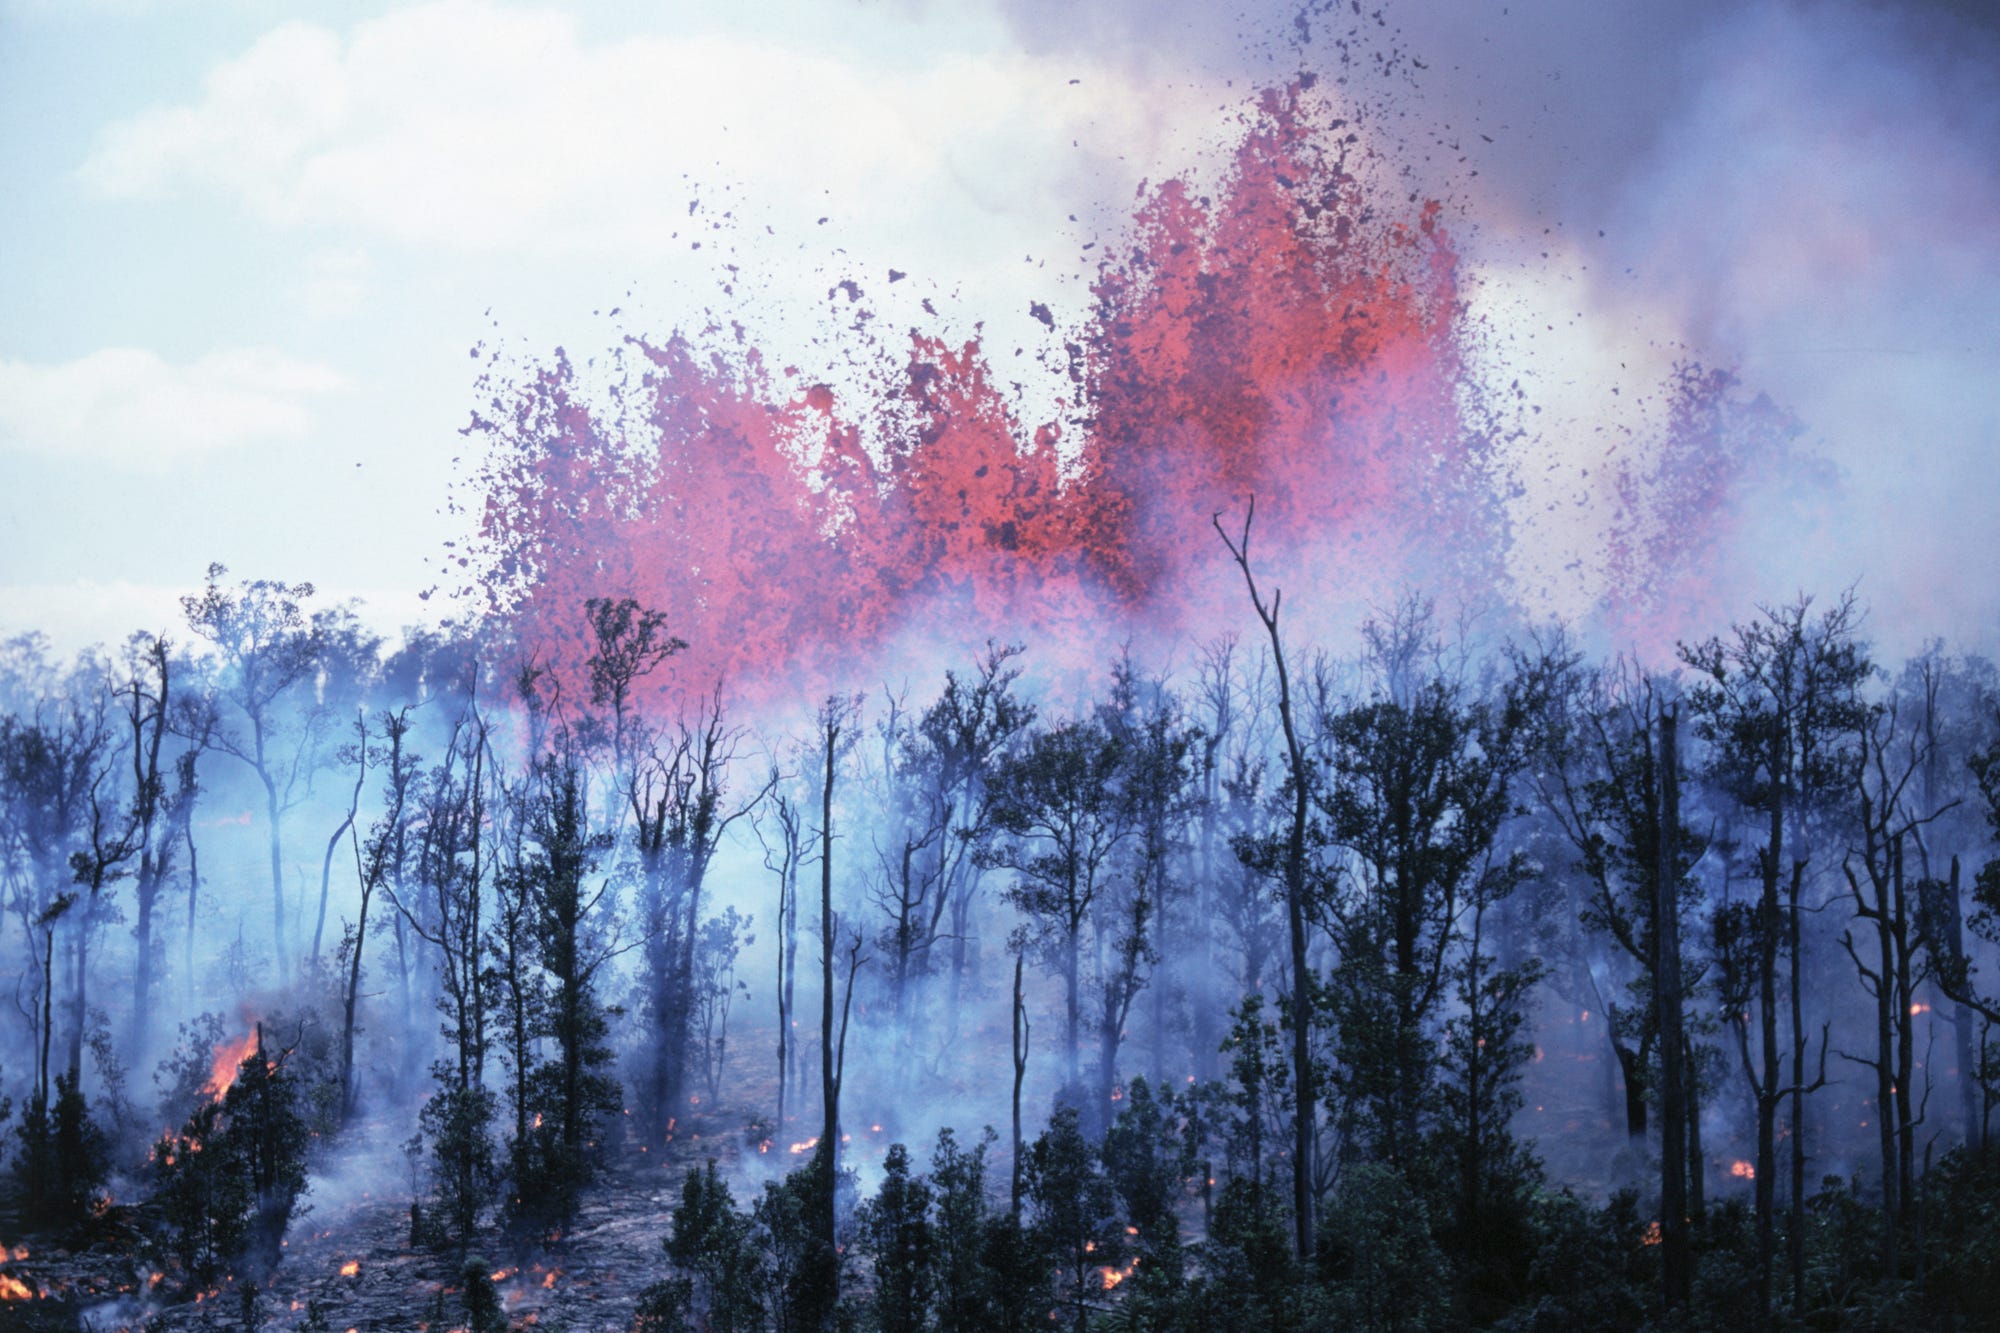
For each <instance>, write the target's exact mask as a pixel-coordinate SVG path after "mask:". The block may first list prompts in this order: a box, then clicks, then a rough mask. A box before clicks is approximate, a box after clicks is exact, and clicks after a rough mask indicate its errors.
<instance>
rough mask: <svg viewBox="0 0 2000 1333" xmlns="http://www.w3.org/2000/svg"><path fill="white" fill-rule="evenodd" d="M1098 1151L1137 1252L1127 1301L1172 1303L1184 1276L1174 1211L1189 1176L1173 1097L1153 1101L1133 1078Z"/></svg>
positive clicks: (1190, 1167) (1149, 1089)
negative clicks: (1116, 1115)
mask: <svg viewBox="0 0 2000 1333" xmlns="http://www.w3.org/2000/svg"><path fill="white" fill-rule="evenodd" d="M1100 1153H1101V1156H1102V1158H1103V1161H1104V1174H1105V1178H1106V1179H1107V1181H1108V1182H1109V1183H1110V1185H1111V1188H1112V1190H1113V1192H1114V1193H1115V1194H1116V1195H1117V1196H1118V1202H1119V1203H1120V1205H1122V1208H1123V1212H1124V1217H1125V1222H1126V1226H1127V1228H1128V1232H1127V1234H1128V1238H1129V1240H1130V1241H1131V1246H1132V1248H1133V1250H1134V1251H1135V1255H1134V1257H1133V1264H1134V1267H1133V1269H1132V1274H1131V1276H1130V1278H1129V1279H1127V1282H1128V1283H1129V1285H1130V1292H1129V1294H1128V1299H1132V1298H1137V1299H1139V1300H1142V1301H1145V1302H1149V1303H1169V1302H1172V1301H1173V1300H1175V1299H1176V1298H1177V1297H1178V1295H1179V1293H1180V1291H1181V1288H1182V1285H1183V1283H1184V1280H1185V1277H1186V1262H1185V1259H1186V1257H1185V1255H1184V1253H1183V1252H1182V1248H1181V1234H1180V1219H1179V1217H1178V1216H1177V1213H1176V1209H1177V1207H1178V1205H1179V1203H1180V1199H1181V1194H1182V1191H1183V1190H1184V1189H1185V1188H1186V1186H1187V1182H1188V1178H1189V1177H1190V1176H1191V1175H1192V1174H1193V1163H1192V1162H1190V1161H1189V1160H1188V1157H1187V1153H1186V1150H1185V1144H1184V1143H1183V1141H1182V1139H1181V1136H1180V1133H1179V1125H1178V1108H1177V1107H1176V1106H1175V1104H1174V1101H1173V1099H1172V1098H1170V1097H1167V1098H1162V1097H1156V1096H1155V1095H1154V1094H1153V1089H1152V1087H1151V1085H1150V1084H1148V1083H1147V1082H1146V1080H1145V1079H1143V1078H1135V1079H1133V1080H1132V1086H1131V1087H1130V1088H1128V1089H1127V1090H1126V1096H1125V1101H1124V1103H1123V1105H1122V1106H1121V1107H1120V1108H1119V1112H1118V1118H1117V1120H1115V1121H1114V1122H1113V1123H1112V1125H1111V1127H1110V1129H1108V1130H1107V1131H1106V1132H1105V1135H1104V1145H1103V1147H1102V1149H1101V1150H1100Z"/></svg>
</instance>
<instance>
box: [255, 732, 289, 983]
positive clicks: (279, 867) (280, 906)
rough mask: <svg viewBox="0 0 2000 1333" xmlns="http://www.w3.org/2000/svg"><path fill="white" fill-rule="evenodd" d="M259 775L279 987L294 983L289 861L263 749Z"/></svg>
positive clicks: (273, 785) (272, 937) (275, 792)
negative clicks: (288, 932)
mask: <svg viewBox="0 0 2000 1333" xmlns="http://www.w3.org/2000/svg"><path fill="white" fill-rule="evenodd" d="M258 775H259V776H260V777H262V778H263V779H264V809H265V813H266V817H267V818H268V819H269V820H270V831H271V941H272V945H273V947H274V948H275V949H276V951H277V955H278V959H277V961H278V984H279V985H280V986H290V985H291V984H292V959H291V954H290V953H289V951H288V950H287V949H286V947H285V861H284V847H283V844H282V843H281V841H280V839H279V833H278V819H279V815H278V787H277V784H276V783H275V782H274V781H272V779H271V777H270V775H269V774H266V773H264V772H263V766H262V754H261V746H260V753H259V765H258Z"/></svg>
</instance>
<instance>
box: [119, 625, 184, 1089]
mask: <svg viewBox="0 0 2000 1333" xmlns="http://www.w3.org/2000/svg"><path fill="white" fill-rule="evenodd" d="M125 660H126V680H125V684H124V685H123V686H122V687H121V689H120V691H119V693H120V695H121V697H122V698H123V700H124V707H123V709H122V711H123V713H124V718H125V722H126V725H127V727H128V728H129V736H128V739H127V742H126V743H127V746H128V753H129V755H130V757H131V763H132V795H131V802H132V806H131V823H132V834H131V836H132V839H133V841H134V843H135V845H136V847H137V857H138V864H137V865H136V866H135V867H134V870H133V877H132V898H133V907H134V908H135V910H136V913H137V918H138V919H137V920H136V922H135V923H134V925H133V930H132V934H133V940H134V943H135V946H136V948H135V951H134V958H133V975H132V1019H131V1023H130V1026H129V1028H128V1030H127V1034H126V1048H127V1049H128V1050H129V1051H131V1052H132V1053H133V1054H134V1055H135V1056H136V1055H137V1054H139V1053H140V1052H142V1051H143V1050H144V1049H145V1046H146V1042H147V1038H148V1037H149V1036H150V1032H149V1023H150V1021H151V1018H152V1014H153V1007H154V1006H153V1002H152V1001H153V976H154V967H155V964H156V962H157V956H158V952H159V951H158V949H157V948H155V946H154V942H153V921H154V915H155V912H156V909H157V908H158V905H159V897H160V892H161V890H162V889H164V888H165V887H166V885H167V882H168V880H169V879H170V878H171V876H172V874H173V865H174V855H175V852H176V850H177V847H178V845H179V844H180V843H181V841H182V840H183V838H184V835H185V833H186V831H187V828H188V826H189V823H190V821H191V820H192V819H193V815H194V803H195V798H196V796H197V794H198V792H199V790H200V788H199V785H198V784H197V782H196V780H195V758H196V754H197V749H196V747H194V746H189V747H188V748H186V749H183V750H182V751H181V752H180V753H179V754H178V755H174V756H171V757H170V756H169V755H168V753H167V750H166V738H167V736H168V734H169V733H170V732H171V731H172V730H173V729H174V720H175V716H176V712H177V710H178V711H179V712H180V713H181V714H182V715H183V716H185V714H186V710H185V708H181V707H180V698H179V696H178V695H177V694H176V693H175V691H174V683H175V679H176V677H177V675H178V674H179V672H178V665H179V664H177V663H176V662H175V661H174V657H173V651H172V645H171V644H170V643H169V642H168V640H167V638H166V636H165V635H153V634H140V635H135V636H133V638H132V640H131V641H130V642H129V643H127V645H126V658H125ZM170 772H171V780H170Z"/></svg>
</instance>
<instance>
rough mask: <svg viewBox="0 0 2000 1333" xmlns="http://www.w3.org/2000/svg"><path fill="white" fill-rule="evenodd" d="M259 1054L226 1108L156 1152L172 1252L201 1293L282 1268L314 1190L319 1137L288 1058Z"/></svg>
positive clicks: (192, 1122)
mask: <svg viewBox="0 0 2000 1333" xmlns="http://www.w3.org/2000/svg"><path fill="white" fill-rule="evenodd" d="M286 1054H288V1053H281V1054H279V1055H278V1056H276V1057H273V1056H271V1055H269V1054H268V1053H267V1052H266V1050H265V1049H264V1047H263V1045H262V1044H261V1041H260V1044H259V1045H258V1047H257V1049H255V1050H253V1051H252V1052H251V1053H250V1054H249V1055H248V1056H246V1057H245V1058H244V1060H243V1062H242V1063H241V1064H240V1065H238V1066H237V1070H236V1077H235V1081H234V1082H232V1083H231V1084H230V1086H229V1091H228V1092H227V1093H226V1094H225V1095H224V1097H223V1098H222V1100H221V1101H220V1102H211V1103H207V1104H205V1105H203V1106H201V1107H199V1108H197V1109H196V1111H195V1113H194V1114H193V1115H192V1116H191V1117H190V1118H189V1119H188V1121H187V1123H186V1124H185V1125H184V1126H183V1127H182V1129H181V1130H180V1132H179V1133H178V1134H175V1133H169V1134H165V1135H162V1136H161V1138H160V1141H159V1142H158V1143H157V1144H155V1145H154V1149H153V1170H154V1177H155V1180H156V1183H157V1192H156V1199H157V1201H158V1203H159V1205H160V1209H161V1215H162V1218H163V1220H164V1222H165V1224H166V1230H167V1245H168V1249H169V1251H170V1252H171V1253H172V1254H174V1256H175V1257H176V1258H177V1259H178V1260H179V1261H180V1265H181V1268H182V1271H183V1272H184V1274H185V1275H186V1276H187V1278H188V1279H189V1280H190V1281H191V1282H192V1283H193V1284H194V1285H197V1286H205V1285H208V1284H209V1283H212V1282H214V1281H215V1280H216V1278H217V1277H219V1276H220V1275H221V1274H222V1273H224V1272H233V1273H235V1274H236V1276H237V1277H238V1279H239V1280H240V1281H242V1282H244V1283H246V1284H250V1285H255V1284H258V1283H261V1282H262V1281H263V1280H264V1279H265V1278H266V1277H267V1276H268V1275H269V1274H270V1273H271V1271H272V1270H274V1269H275V1268H276V1267H277V1265H278V1260H279V1258H280V1256H281V1255H282V1253H283V1243H284V1236H285V1228H286V1227H287V1226H288V1225H289V1224H290V1222H291V1220H292V1218H293V1216H294V1215H295V1214H296V1213H297V1211H298V1199H299V1196H300V1195H301V1194H302V1193H303V1192H304V1191H305V1187H306V1149H307V1145H308V1144H309V1143H310V1142H311V1130H310V1128H309V1127H308V1124H307V1121H306V1119H305V1117H304V1115H303V1114H302V1113H301V1111H300V1107H299V1097H298V1089H297V1085H296V1080H295V1079H294V1078H293V1077H292V1075H291V1073H290V1071H289V1070H288V1069H287V1068H286V1060H285V1056H286Z"/></svg>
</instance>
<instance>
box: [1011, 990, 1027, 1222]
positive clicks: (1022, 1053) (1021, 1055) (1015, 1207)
mask: <svg viewBox="0 0 2000 1333" xmlns="http://www.w3.org/2000/svg"><path fill="white" fill-rule="evenodd" d="M1023 957H1024V955H1023V954H1020V953H1017V954H1015V955H1014V1181H1013V1188H1012V1189H1011V1190H1010V1191H1009V1193H1008V1199H1009V1207H1010V1210H1011V1212H1012V1215H1013V1218H1014V1224H1015V1225H1016V1226H1019V1225H1020V1222H1021V1168H1022V1166H1023V1165H1024V1164H1023V1162H1022V1160H1021V1082H1022V1080H1023V1079H1025V1078H1026V1077H1027V1073H1028V1008H1027V1005H1026V1004H1025V1003H1024V1002H1023V1000H1022V995H1021V962H1022V959H1023Z"/></svg>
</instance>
